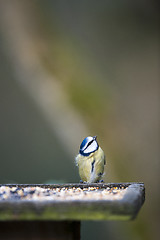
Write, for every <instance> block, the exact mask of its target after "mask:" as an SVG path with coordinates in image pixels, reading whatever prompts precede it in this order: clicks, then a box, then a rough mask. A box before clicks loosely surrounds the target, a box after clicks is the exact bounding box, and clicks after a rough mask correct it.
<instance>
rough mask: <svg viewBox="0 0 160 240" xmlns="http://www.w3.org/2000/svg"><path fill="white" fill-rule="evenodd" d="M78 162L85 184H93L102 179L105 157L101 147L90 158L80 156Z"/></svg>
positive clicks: (77, 158)
mask: <svg viewBox="0 0 160 240" xmlns="http://www.w3.org/2000/svg"><path fill="white" fill-rule="evenodd" d="M76 162H77V165H78V166H79V175H80V177H81V179H82V180H83V181H84V182H88V183H92V182H97V181H98V180H100V179H101V177H102V175H103V172H104V165H105V156H104V152H103V150H102V149H101V148H100V147H99V148H98V150H97V151H96V152H94V153H91V154H90V155H89V156H88V157H85V156H82V155H81V154H78V156H77V157H76Z"/></svg>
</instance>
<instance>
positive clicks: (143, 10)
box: [0, 0, 160, 240]
mask: <svg viewBox="0 0 160 240" xmlns="http://www.w3.org/2000/svg"><path fill="white" fill-rule="evenodd" d="M159 50H160V31H159V12H158V2H156V1H125V0H122V1H118V0H116V1H108V0H107V1H103V0H100V1H95V0H92V1H89V0H87V1H85V0H81V1H73V0H72V1H70V0H69V1H58V0H53V1H51V0H46V1H42V0H34V1H27V0H13V1H12V0H6V1H5V0H0V161H1V162H0V170H1V171H0V183H48V182H52V183H55V182H79V176H78V169H77V168H76V166H75V164H74V157H75V156H76V154H77V153H78V150H79V145H80V143H81V141H82V140H83V138H85V137H86V136H88V135H91V136H92V135H97V136H98V140H99V144H100V145H101V146H102V148H103V149H104V151H105V153H106V156H107V166H106V169H105V171H106V174H105V181H106V182H129V181H133V182H138V181H141V182H144V183H145V186H146V202H145V204H144V206H143V207H142V209H141V211H140V213H139V215H138V217H137V219H136V220H134V221H131V222H101V221H100V222H83V223H82V239H85V240H87V239H101V240H103V239H113V240H121V239H122V240H123V239H124V240H128V239H130V240H133V239H134V240H135V239H136V240H141V239H142V240H143V239H144V240H148V239H159V201H160V193H159V190H158V189H159V170H160V169H159V167H160V163H159V157H160V150H159V120H160V119H159V118H160V115H159V109H160V108H159V60H160V59H159V57H160V52H159Z"/></svg>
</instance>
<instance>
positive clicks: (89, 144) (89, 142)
mask: <svg viewBox="0 0 160 240" xmlns="http://www.w3.org/2000/svg"><path fill="white" fill-rule="evenodd" d="M96 139H97V136H94V137H90V136H89V137H86V138H85V139H84V140H83V141H82V143H81V146H80V150H79V153H80V154H81V155H83V156H89V155H90V154H91V153H93V152H95V151H97V150H98V148H99V145H98V142H97V140H96Z"/></svg>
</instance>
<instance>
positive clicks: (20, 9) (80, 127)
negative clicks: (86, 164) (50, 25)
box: [0, 1, 88, 154]
mask: <svg viewBox="0 0 160 240" xmlns="http://www.w3.org/2000/svg"><path fill="white" fill-rule="evenodd" d="M27 6H28V5H27V4H26V2H25V1H22V2H20V1H13V2H12V1H3V3H2V2H1V7H0V22H1V32H2V33H3V37H4V41H5V47H6V52H7V54H8V56H9V58H10V60H11V64H12V66H13V69H14V71H15V74H16V79H17V81H18V83H19V84H21V86H23V88H24V89H25V90H26V92H28V94H29V95H30V96H31V97H32V99H33V100H34V101H35V102H36V104H37V105H38V107H39V109H40V110H41V112H42V114H43V116H44V117H45V119H46V120H47V122H48V123H49V125H50V128H51V130H52V131H53V133H56V135H57V136H58V138H59V139H60V141H61V143H62V144H63V145H64V147H66V149H67V150H68V151H69V153H70V154H73V153H74V151H73V149H77V146H79V142H80V140H81V139H82V138H83V137H84V136H86V135H87V134H88V133H87V132H88V130H87V127H86V126H85V124H84V122H83V120H82V118H81V117H80V115H79V114H78V113H77V112H76V111H75V109H73V108H72V106H71V104H70V103H69V101H68V99H67V95H66V94H65V90H64V89H63V88H62V86H61V84H60V82H59V81H58V80H57V79H56V78H55V77H54V76H52V75H50V74H49V73H48V72H47V71H46V69H45V68H44V66H43V65H42V63H41V62H40V59H39V57H38V54H37V53H36V50H35V49H36V48H35V46H36V42H35V39H34V36H33V33H32V31H30V30H31V29H32V24H33V22H32V21H33V19H34V18H32V17H31V14H32V12H31V11H29V10H30V9H28V8H27ZM34 24H35V22H34ZM34 30H35V29H34ZM74 154H75V153H74Z"/></svg>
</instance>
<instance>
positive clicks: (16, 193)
mask: <svg viewBox="0 0 160 240" xmlns="http://www.w3.org/2000/svg"><path fill="white" fill-rule="evenodd" d="M144 199H145V188H144V184H143V183H109V184H105V183H94V184H51V185H48V184H5V185H0V220H1V221H7V220H32V221H33V220H55V221H56V220H78V221H79V220H129V219H133V218H135V217H136V215H137V213H138V211H139V209H140V208H141V206H142V204H143V203H144Z"/></svg>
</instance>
